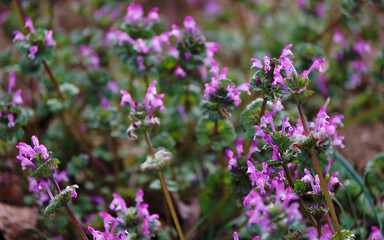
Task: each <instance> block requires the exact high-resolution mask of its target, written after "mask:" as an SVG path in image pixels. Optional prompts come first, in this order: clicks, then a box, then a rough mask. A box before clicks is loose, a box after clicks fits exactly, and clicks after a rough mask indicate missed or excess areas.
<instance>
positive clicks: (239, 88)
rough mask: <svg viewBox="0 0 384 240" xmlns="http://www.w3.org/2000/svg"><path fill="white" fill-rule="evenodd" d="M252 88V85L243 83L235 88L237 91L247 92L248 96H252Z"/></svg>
mask: <svg viewBox="0 0 384 240" xmlns="http://www.w3.org/2000/svg"><path fill="white" fill-rule="evenodd" d="M250 87H251V83H249V82H246V83H242V84H240V85H239V86H237V87H236V88H235V91H244V92H247V93H248V95H251V92H250V91H249V88H250Z"/></svg>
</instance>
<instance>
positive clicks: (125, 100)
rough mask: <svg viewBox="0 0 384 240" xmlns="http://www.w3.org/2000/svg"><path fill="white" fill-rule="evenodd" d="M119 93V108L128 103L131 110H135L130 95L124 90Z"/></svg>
mask: <svg viewBox="0 0 384 240" xmlns="http://www.w3.org/2000/svg"><path fill="white" fill-rule="evenodd" d="M120 93H121V95H123V96H122V97H121V101H120V106H122V107H123V106H124V105H125V103H129V105H131V107H132V108H134V109H136V104H135V102H134V101H133V99H132V96H131V94H129V92H128V91H126V90H121V91H120Z"/></svg>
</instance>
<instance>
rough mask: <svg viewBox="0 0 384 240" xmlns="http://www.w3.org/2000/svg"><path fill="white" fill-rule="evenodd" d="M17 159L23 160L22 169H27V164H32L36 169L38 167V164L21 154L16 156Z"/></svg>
mask: <svg viewBox="0 0 384 240" xmlns="http://www.w3.org/2000/svg"><path fill="white" fill-rule="evenodd" d="M16 159H18V160H20V161H21V169H23V171H25V170H26V169H27V166H32V167H33V168H34V169H36V165H35V164H34V163H33V162H32V161H31V160H29V159H28V158H26V157H24V156H21V155H19V156H16Z"/></svg>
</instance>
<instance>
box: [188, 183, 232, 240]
mask: <svg viewBox="0 0 384 240" xmlns="http://www.w3.org/2000/svg"><path fill="white" fill-rule="evenodd" d="M231 195H232V188H230V189H229V190H228V191H227V193H226V194H225V196H224V197H223V199H221V201H220V203H219V205H218V206H217V208H216V210H215V211H214V212H213V213H212V216H211V217H210V218H209V219H208V221H207V223H206V224H205V225H204V226H203V228H202V229H201V231H200V232H199V233H198V234H197V235H196V236H195V237H194V238H193V239H194V240H197V239H200V238H201V236H202V235H203V234H204V233H205V232H206V231H207V230H208V228H209V227H210V226H211V225H212V223H213V222H214V221H215V220H216V218H217V217H218V216H219V215H220V213H221V211H222V210H223V208H224V207H225V204H226V203H227V202H228V200H229V199H230V197H231Z"/></svg>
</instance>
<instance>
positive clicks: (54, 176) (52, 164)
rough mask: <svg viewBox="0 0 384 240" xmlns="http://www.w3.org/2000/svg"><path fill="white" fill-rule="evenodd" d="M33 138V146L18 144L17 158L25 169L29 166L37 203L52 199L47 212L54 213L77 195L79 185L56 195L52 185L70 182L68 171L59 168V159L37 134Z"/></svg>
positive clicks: (47, 213)
mask: <svg viewBox="0 0 384 240" xmlns="http://www.w3.org/2000/svg"><path fill="white" fill-rule="evenodd" d="M31 140H32V144H33V146H31V145H29V144H27V143H24V142H20V143H19V144H18V145H17V146H16V148H17V149H19V155H18V156H16V158H17V159H18V160H20V162H21V168H22V169H23V171H25V170H27V168H28V170H29V173H30V176H29V177H28V180H29V191H30V192H34V193H36V195H37V196H38V197H37V200H38V201H37V204H39V205H40V206H42V204H43V202H45V201H48V200H50V202H49V205H48V206H47V207H46V209H45V214H46V215H52V214H54V212H55V210H56V208H58V207H63V206H66V205H67V203H68V201H70V200H71V198H76V197H77V193H76V188H78V187H79V186H78V185H76V184H75V185H71V186H67V187H66V188H65V189H64V190H60V192H57V194H56V195H55V194H52V191H51V186H53V185H57V184H58V182H61V181H64V182H68V176H67V172H66V171H62V172H60V171H59V170H58V164H59V163H60V162H59V160H58V159H52V158H51V157H50V152H48V150H47V148H46V146H45V145H44V144H40V142H39V139H38V138H37V137H36V136H32V138H31ZM57 186H58V185H57ZM56 190H57V189H56Z"/></svg>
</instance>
